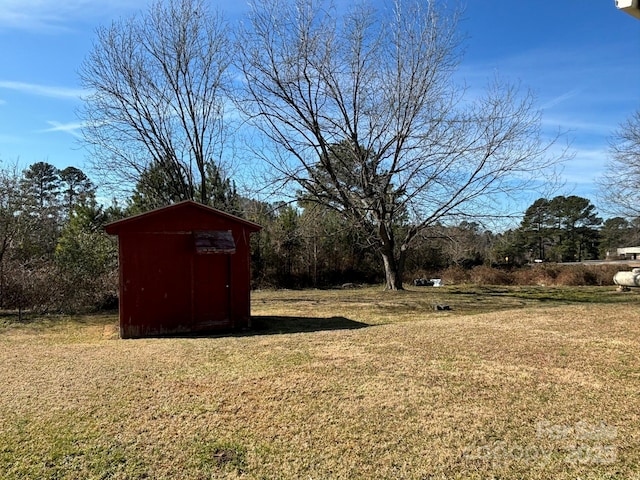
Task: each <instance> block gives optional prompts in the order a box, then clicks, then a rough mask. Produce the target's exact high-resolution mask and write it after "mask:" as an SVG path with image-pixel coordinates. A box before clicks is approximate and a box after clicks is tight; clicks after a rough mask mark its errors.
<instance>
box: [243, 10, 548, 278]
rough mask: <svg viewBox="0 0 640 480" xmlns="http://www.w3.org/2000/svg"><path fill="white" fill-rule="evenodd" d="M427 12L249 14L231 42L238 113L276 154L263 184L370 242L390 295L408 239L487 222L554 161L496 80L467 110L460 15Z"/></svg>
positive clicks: (529, 103) (268, 156)
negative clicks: (339, 220)
mask: <svg viewBox="0 0 640 480" xmlns="http://www.w3.org/2000/svg"><path fill="white" fill-rule="evenodd" d="M438 3H439V2H435V1H424V0H396V1H395V2H393V4H392V5H391V6H389V7H390V8H388V9H385V7H383V8H381V9H380V10H374V9H373V8H371V7H370V6H368V5H366V4H363V3H357V4H356V6H354V7H352V8H351V9H350V10H349V11H348V12H347V13H346V14H345V15H342V16H339V15H337V12H336V10H335V9H333V8H332V7H331V6H330V5H329V6H327V5H326V3H323V2H322V0H317V1H316V0H255V1H254V2H253V4H252V10H251V14H250V22H249V24H248V25H247V26H246V27H245V28H244V29H243V30H242V31H241V33H240V38H239V42H238V45H239V49H240V55H239V59H240V62H239V63H240V65H239V66H240V68H241V69H242V72H243V74H244V80H245V82H244V86H245V87H246V91H245V95H244V96H243V98H242V102H241V104H240V105H241V108H242V109H243V111H244V112H245V113H247V114H248V115H249V118H250V119H251V122H252V124H253V125H254V126H255V128H257V130H258V131H259V132H261V133H262V134H263V135H265V136H266V138H267V139H268V140H270V141H271V142H272V144H273V145H274V146H275V148H274V149H273V150H271V151H266V150H263V151H262V153H263V156H264V158H265V160H267V161H268V162H269V164H270V167H271V171H272V172H273V173H274V174H275V175H276V176H277V177H278V178H277V180H279V181H280V184H290V185H293V186H294V189H293V190H296V189H297V190H298V191H299V192H301V196H303V197H304V198H305V199H306V200H308V201H315V202H318V203H321V204H323V205H325V206H328V207H330V208H333V209H335V210H336V211H339V212H341V213H342V214H344V215H346V216H348V217H349V218H351V219H352V221H354V222H355V223H357V224H358V225H360V227H361V228H362V229H363V231H365V232H367V233H368V234H369V238H370V240H371V243H372V244H373V245H374V246H375V247H376V248H378V250H379V252H380V254H381V257H382V260H383V263H384V268H385V273H386V288H388V289H401V288H402V274H403V268H404V262H405V258H406V255H407V251H408V250H409V249H410V248H411V246H412V243H413V240H414V239H415V238H416V236H417V235H418V234H419V233H420V232H422V231H423V230H425V229H426V228H428V227H429V226H431V225H433V224H435V223H436V222H443V221H445V220H446V218H448V217H454V216H460V215H487V214H490V213H497V208H496V205H497V204H496V203H492V201H494V200H495V199H496V198H504V196H506V195H510V194H514V193H516V192H522V191H523V187H524V186H525V185H526V184H527V182H530V181H531V180H532V177H534V176H538V178H539V176H540V175H541V171H542V170H543V169H545V168H547V167H549V166H550V165H552V164H554V163H555V162H556V161H557V160H558V158H553V157H552V156H551V155H550V147H551V146H552V145H553V144H554V140H553V139H552V140H550V141H545V139H544V138H543V136H542V132H541V117H540V112H539V111H538V110H537V109H535V106H534V100H533V98H532V95H531V94H529V93H526V92H525V93H524V94H520V92H519V91H518V89H517V88H515V87H513V86H511V85H507V84H503V83H501V82H499V81H497V80H496V81H493V82H492V83H491V84H490V86H489V88H488V89H487V91H486V93H485V94H484V95H483V96H482V97H481V98H475V99H472V100H470V101H466V100H465V97H464V95H463V93H464V89H460V88H458V86H457V85H456V84H455V82H454V81H453V74H454V72H455V71H456V69H457V67H458V64H459V61H460V59H461V54H460V45H461V42H460V41H459V40H460V39H459V37H458V35H457V33H456V29H457V20H458V17H459V12H455V11H453V12H451V11H445V10H444V9H443V8H442V7H441V6H438V5H437V4H438ZM440 5H442V4H440ZM399 225H403V226H404V227H403V228H399ZM407 225H408V226H407Z"/></svg>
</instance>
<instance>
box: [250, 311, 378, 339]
mask: <svg viewBox="0 0 640 480" xmlns="http://www.w3.org/2000/svg"><path fill="white" fill-rule="evenodd" d="M251 324H252V327H251V328H250V329H249V330H246V331H244V332H242V334H243V335H270V334H282V333H305V332H321V331H326V330H355V329H358V328H364V327H368V326H369V325H367V324H366V323H362V322H357V321H355V320H350V319H348V318H345V317H287V316H262V315H254V316H252V317H251Z"/></svg>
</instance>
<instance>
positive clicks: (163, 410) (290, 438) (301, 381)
mask: <svg viewBox="0 0 640 480" xmlns="http://www.w3.org/2000/svg"><path fill="white" fill-rule="evenodd" d="M614 290H615V288H614V287H593V288H591V287H589V288H587V287H585V288H543V287H536V288H517V287H495V288H481V287H459V286H458V287H443V288H421V289H420V288H417V287H416V288H412V289H411V290H410V291H405V292H382V291H381V290H380V289H378V288H365V289H357V290H327V291H278V292H255V293H254V294H253V297H252V303H253V314H254V315H255V326H256V328H255V329H254V330H253V331H251V332H246V333H244V334H239V335H227V336H218V337H198V338H188V337H187V338H156V339H141V340H120V339H118V336H117V318H116V316H115V315H104V316H89V317H78V318H67V317H59V316H54V317H45V318H31V319H29V320H28V321H27V322H23V323H19V322H17V321H16V319H15V318H14V317H11V316H8V315H6V316H4V317H2V316H0V379H1V382H2V383H1V388H0V478H2V479H18V478H20V479H22V478H24V479H76V478H77V479H80V478H82V479H91V478H93V479H107V478H109V479H112V478H113V479H137V478H149V479H208V478H246V479H440V478H442V479H444V478H459V479H467V478H476V479H488V478H501V479H509V478H522V479H524V478H527V479H563V478H564V479H576V478H580V479H613V478H616V479H633V478H640V355H639V354H640V308H639V307H640V292H637V291H633V292H629V293H618V292H615V291H614ZM435 305H448V306H449V307H450V308H451V310H444V311H437V310H435V309H434V306H435Z"/></svg>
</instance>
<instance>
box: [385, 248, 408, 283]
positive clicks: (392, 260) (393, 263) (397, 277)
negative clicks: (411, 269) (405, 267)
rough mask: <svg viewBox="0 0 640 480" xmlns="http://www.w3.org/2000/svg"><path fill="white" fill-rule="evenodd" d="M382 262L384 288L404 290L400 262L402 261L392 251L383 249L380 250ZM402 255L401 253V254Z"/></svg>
mask: <svg viewBox="0 0 640 480" xmlns="http://www.w3.org/2000/svg"><path fill="white" fill-rule="evenodd" d="M381 255H382V262H383V263H384V277H385V285H384V289H385V290H404V287H403V286H402V274H403V272H402V264H403V263H404V262H403V261H401V260H400V259H397V258H396V257H395V255H394V253H393V251H391V252H389V251H387V249H384V250H383V251H382V252H381ZM401 255H402V254H401Z"/></svg>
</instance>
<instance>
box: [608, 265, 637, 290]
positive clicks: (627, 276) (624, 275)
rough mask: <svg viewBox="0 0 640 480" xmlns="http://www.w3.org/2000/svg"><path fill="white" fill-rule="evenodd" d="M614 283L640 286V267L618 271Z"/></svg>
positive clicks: (625, 285)
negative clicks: (627, 270) (628, 270)
mask: <svg viewBox="0 0 640 480" xmlns="http://www.w3.org/2000/svg"><path fill="white" fill-rule="evenodd" d="M613 283H615V284H616V285H620V286H621V287H640V268H634V269H633V270H631V271H630V272H618V273H616V274H615V275H614V276H613Z"/></svg>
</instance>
